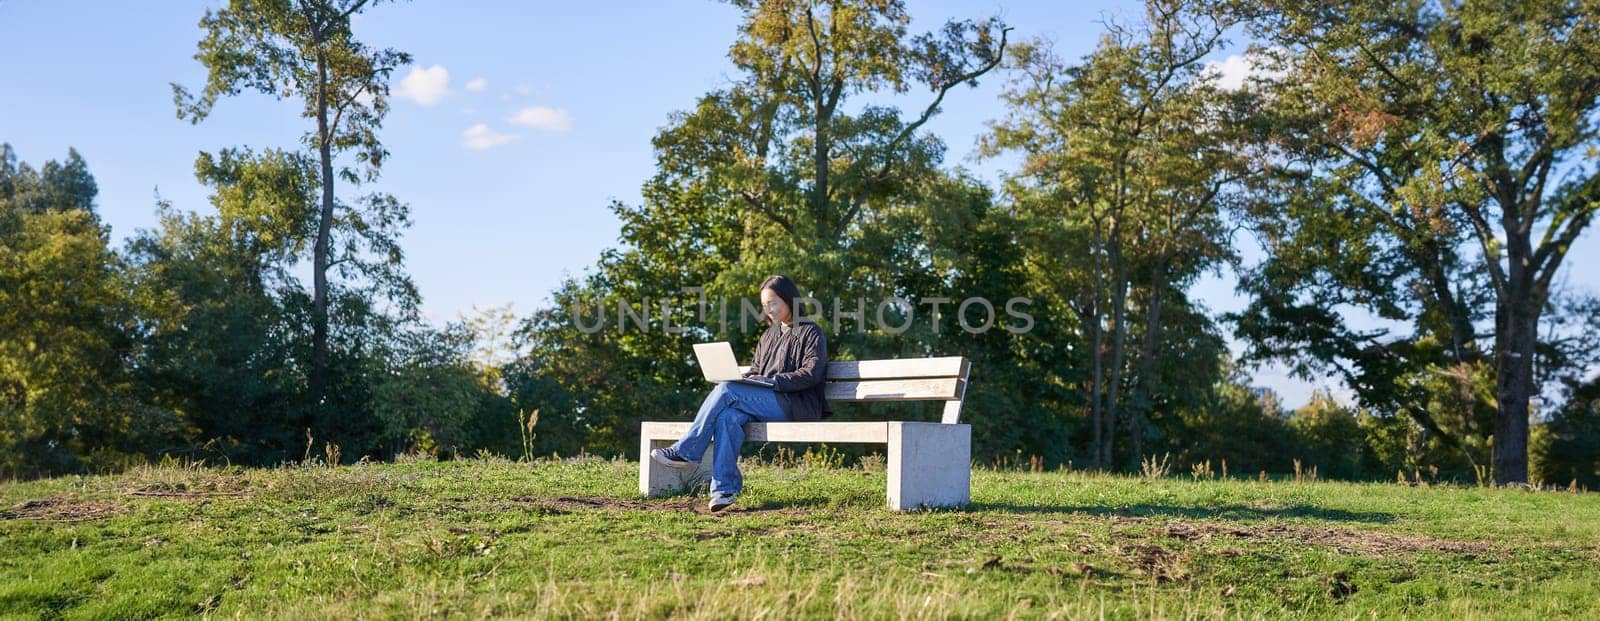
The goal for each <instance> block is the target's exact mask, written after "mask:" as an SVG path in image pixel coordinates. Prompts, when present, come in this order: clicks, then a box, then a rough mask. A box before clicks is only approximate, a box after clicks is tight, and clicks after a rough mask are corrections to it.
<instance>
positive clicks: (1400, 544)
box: [1160, 522, 1493, 556]
mask: <svg viewBox="0 0 1600 621" xmlns="http://www.w3.org/2000/svg"><path fill="white" fill-rule="evenodd" d="M1160 534H1163V535H1166V536H1168V537H1172V538H1175V539H1181V540H1183V541H1195V540H1200V541H1208V540H1210V539H1211V538H1212V537H1216V536H1219V535H1222V536H1231V537H1237V538H1240V539H1267V540H1273V539H1275V540H1282V541H1293V542H1298V543H1305V544H1309V545H1317V546H1323V547H1329V548H1333V549H1335V550H1338V551H1339V552H1342V553H1345V554H1349V553H1363V554H1374V555H1380V556H1381V555H1385V554H1410V553H1416V552H1425V551H1426V552H1447V553H1451V554H1482V553H1485V552H1490V551H1492V550H1493V547H1492V546H1491V545H1490V544H1489V543H1487V542H1483V541H1452V540H1448V539H1438V538H1435V537H1429V536H1427V535H1412V534H1403V533H1388V532H1376V531H1365V530H1354V529H1347V528H1330V527H1326V526H1305V525H1295V524H1260V525H1255V524H1223V523H1215V522H1178V523H1173V524H1171V525H1169V526H1167V528H1166V530H1165V531H1161V532H1160Z"/></svg>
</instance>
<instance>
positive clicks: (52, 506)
mask: <svg viewBox="0 0 1600 621" xmlns="http://www.w3.org/2000/svg"><path fill="white" fill-rule="evenodd" d="M125 509H126V507H124V506H123V505H122V504H121V503H117V502H112V501H109V500H85V499H80V498H72V497H70V496H55V497H52V498H41V499H35V500H24V501H22V502H20V503H17V504H16V505H13V506H11V507H9V508H6V509H0V520H42V521H49V522H83V521H87V520H98V519H103V518H108V517H111V516H113V515H116V514H119V513H122V512H123V510H125Z"/></svg>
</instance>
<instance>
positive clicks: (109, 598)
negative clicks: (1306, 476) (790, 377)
mask: <svg viewBox="0 0 1600 621" xmlns="http://www.w3.org/2000/svg"><path fill="white" fill-rule="evenodd" d="M746 472H747V477H746V494H745V495H744V497H742V498H741V499H740V504H739V505H738V506H737V507H736V510H734V511H731V512H729V513H726V514H721V515H711V514H708V513H706V511H705V509H704V498H703V497H700V496H682V497H677V498H667V499H660V500H644V499H641V498H638V497H637V495H636V493H635V486H636V480H637V479H636V477H637V465H635V464H631V463H628V462H623V461H615V462H613V461H604V460H598V459H586V460H573V461H564V462H541V463H537V464H521V463H508V462H505V461H465V462H443V463H436V462H430V461H417V462H410V463H401V464H382V465H364V464H363V465H356V466H347V467H340V468H321V467H314V468H279V469H241V468H197V467H183V466H168V467H159V468H156V467H152V468H143V469H139V470H136V471H133V472H130V473H127V474H123V475H118V476H105V477H74V478H60V479H53V480H46V481H34V482H27V483H14V484H0V551H3V552H0V616H19V617H23V618H28V617H47V618H50V617H58V616H60V617H67V618H85V617H101V618H103V617H115V618H133V617H151V616H167V615H191V614H204V615H209V616H218V617H234V616H245V617H256V618H270V617H282V616H291V617H349V616H398V617H461V618H472V617H481V616H485V615H500V616H518V617H552V616H553V617H584V618H600V617H606V616H617V617H622V618H635V617H646V618H655V617H667V616H671V617H689V618H697V617H703V618H727V617H764V618H792V617H796V616H808V617H835V616H844V617H873V618H882V617H903V616H910V617H969V618H970V617H1002V616H1008V615H1015V616H1018V617H1028V618H1035V617H1038V618H1050V617H1066V618H1081V617H1101V616H1104V617H1110V618H1131V617H1149V616H1160V617H1229V618H1233V617H1281V616H1284V615H1295V616H1301V615H1303V616H1308V617H1321V618H1354V617H1362V618H1366V617H1373V616H1376V617H1379V618H1393V617H1396V616H1402V615H1403V616H1409V617H1421V618H1451V619H1457V618H1473V617H1519V618H1541V619H1542V618H1550V617H1573V618H1591V619H1592V618H1600V595H1597V591H1596V587H1597V585H1600V495H1595V494H1572V493H1557V492H1526V491H1514V490H1488V489H1474V488H1444V487H1431V488H1417V487H1404V486H1400V485H1396V484H1346V483H1294V482H1259V481H1255V480H1220V481H1204V480H1203V481H1193V480H1190V478H1189V477H1183V478H1166V479H1156V480H1148V479H1140V478H1132V477H1116V476H1102V475H1087V474H1075V473H1059V472H1057V473H1025V472H1009V471H992V470H978V471H976V472H974V475H973V490H972V498H973V506H972V507H971V508H970V509H969V510H965V511H941V512H926V513H905V514H895V513H891V512H889V511H887V510H886V509H885V508H884V498H883V485H884V474H883V473H882V472H881V470H878V471H872V470H861V469H828V468H810V467H805V466H801V467H786V468H778V467H772V466H755V467H751V468H749V469H747V471H746Z"/></svg>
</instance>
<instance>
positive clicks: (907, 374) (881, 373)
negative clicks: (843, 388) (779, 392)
mask: <svg viewBox="0 0 1600 621" xmlns="http://www.w3.org/2000/svg"><path fill="white" fill-rule="evenodd" d="M966 361H967V359H966V358H962V357H961V356H947V357H944V358H903V359H899V360H835V361H831V362H829V363H828V379H830V380H875V379H913V378H921V377H961V375H962V373H963V371H965V369H964V366H965V365H966Z"/></svg>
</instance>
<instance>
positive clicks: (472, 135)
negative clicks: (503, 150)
mask: <svg viewBox="0 0 1600 621" xmlns="http://www.w3.org/2000/svg"><path fill="white" fill-rule="evenodd" d="M517 138H520V136H517V135H516V134H501V133H496V132H495V131H494V130H492V129H489V126H488V125H487V124H485V123H479V124H477V125H473V126H472V127H468V128H467V130H466V131H464V132H461V146H464V147H466V148H468V149H472V150H473V151H482V150H484V149H489V148H493V147H497V146H500V145H503V144H505V143H508V142H511V141H513V140H516V139H517Z"/></svg>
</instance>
